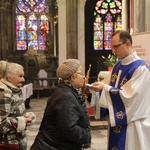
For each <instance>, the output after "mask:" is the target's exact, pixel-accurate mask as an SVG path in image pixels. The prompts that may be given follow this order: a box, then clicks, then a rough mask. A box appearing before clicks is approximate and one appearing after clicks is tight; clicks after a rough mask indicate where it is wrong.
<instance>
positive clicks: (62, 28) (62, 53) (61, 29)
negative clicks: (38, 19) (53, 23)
mask: <svg viewBox="0 0 150 150" xmlns="http://www.w3.org/2000/svg"><path fill="white" fill-rule="evenodd" d="M57 4H58V33H59V34H58V51H59V53H58V58H59V64H61V63H62V62H63V61H64V60H65V59H66V55H67V54H66V0H57Z"/></svg>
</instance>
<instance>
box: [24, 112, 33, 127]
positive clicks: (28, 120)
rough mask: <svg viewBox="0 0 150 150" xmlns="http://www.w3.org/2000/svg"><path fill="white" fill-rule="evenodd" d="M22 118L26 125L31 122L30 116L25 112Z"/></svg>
mask: <svg viewBox="0 0 150 150" xmlns="http://www.w3.org/2000/svg"><path fill="white" fill-rule="evenodd" d="M24 118H25V122H26V125H27V126H28V125H29V124H30V123H31V122H32V116H30V115H26V114H25V115H24Z"/></svg>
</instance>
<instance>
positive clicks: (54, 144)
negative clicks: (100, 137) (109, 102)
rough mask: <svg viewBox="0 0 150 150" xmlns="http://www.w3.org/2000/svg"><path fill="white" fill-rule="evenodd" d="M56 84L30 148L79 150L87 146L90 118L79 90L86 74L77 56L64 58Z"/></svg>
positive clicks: (36, 149)
mask: <svg viewBox="0 0 150 150" xmlns="http://www.w3.org/2000/svg"><path fill="white" fill-rule="evenodd" d="M57 76H58V77H59V78H60V83H59V85H58V87H57V88H56V89H55V90H54V92H53V93H52V95H51V96H50V97H49V99H48V102H47V106H46V108H45V112H44V116H43V119H42V122H41V125H40V129H39V132H38V134H37V136H36V138H35V141H34V143H33V145H32V146H31V150H81V149H84V148H88V147H90V144H91V133H90V122H89V116H88V112H87V108H86V105H85V98H84V96H83V95H82V93H81V92H80V89H81V88H83V87H84V84H85V77H84V76H83V74H82V66H81V65H80V62H79V60H77V59H67V60H65V61H64V62H63V63H62V64H61V65H60V66H59V67H58V69H57Z"/></svg>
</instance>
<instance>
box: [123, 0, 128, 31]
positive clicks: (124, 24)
mask: <svg viewBox="0 0 150 150" xmlns="http://www.w3.org/2000/svg"><path fill="white" fill-rule="evenodd" d="M127 6H128V3H127V0H122V29H124V30H127V29H128V28H127V27H128V22H127V20H128V19H127V18H128V8H127Z"/></svg>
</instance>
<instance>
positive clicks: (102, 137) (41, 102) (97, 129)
mask: <svg viewBox="0 0 150 150" xmlns="http://www.w3.org/2000/svg"><path fill="white" fill-rule="evenodd" d="M46 101H47V98H40V99H31V101H30V106H31V108H30V109H27V112H30V111H31V112H33V113H34V114H35V115H36V116H37V120H36V122H35V123H34V124H32V125H31V126H28V128H27V136H28V148H27V150H30V146H31V145H32V143H33V141H34V138H35V136H36V134H37V132H38V129H39V125H40V123H41V119H42V117H43V112H44V108H45V106H46ZM90 118H91V129H92V145H91V148H89V149H87V150H107V121H100V120H95V119H94V117H93V116H91V117H90Z"/></svg>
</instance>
